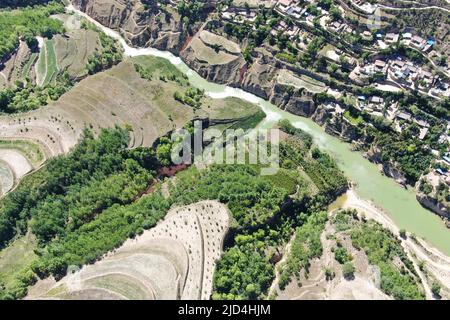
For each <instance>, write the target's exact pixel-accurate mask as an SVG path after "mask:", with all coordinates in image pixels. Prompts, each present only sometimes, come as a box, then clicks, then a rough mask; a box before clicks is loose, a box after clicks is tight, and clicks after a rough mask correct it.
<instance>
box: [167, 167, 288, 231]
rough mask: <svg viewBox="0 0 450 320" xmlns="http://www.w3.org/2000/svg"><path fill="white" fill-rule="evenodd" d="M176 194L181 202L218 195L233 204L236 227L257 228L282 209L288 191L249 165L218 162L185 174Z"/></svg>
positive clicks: (212, 197) (220, 198) (180, 178)
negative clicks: (228, 164) (275, 185)
mask: <svg viewBox="0 0 450 320" xmlns="http://www.w3.org/2000/svg"><path fill="white" fill-rule="evenodd" d="M199 181H200V182H201V183H198V182H199ZM173 196H174V199H176V200H175V201H176V202H177V203H179V204H188V203H194V202H197V201H200V200H204V199H218V200H219V201H220V202H222V203H225V204H227V205H228V207H229V208H230V211H231V212H232V213H233V218H234V219H235V221H236V225H235V226H236V227H238V228H249V227H252V228H254V227H258V226H261V225H263V224H265V223H267V222H268V221H269V220H271V219H273V218H274V217H275V216H276V215H277V214H278V213H279V212H280V204H281V203H282V202H283V201H284V200H285V199H286V197H287V192H286V190H284V189H282V188H278V187H273V186H272V184H271V183H270V182H269V181H267V180H266V179H263V178H262V177H260V176H259V172H258V171H257V170H256V169H254V168H252V167H250V166H248V165H233V166H231V165H230V166H221V165H214V166H211V167H210V168H209V169H207V170H194V169H192V170H190V172H189V174H181V175H180V177H179V179H177V187H176V189H175V190H174V191H173Z"/></svg>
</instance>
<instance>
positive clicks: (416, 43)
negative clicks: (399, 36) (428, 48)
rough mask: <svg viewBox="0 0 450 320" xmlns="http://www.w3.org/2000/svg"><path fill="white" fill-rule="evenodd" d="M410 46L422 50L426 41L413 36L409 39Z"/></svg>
mask: <svg viewBox="0 0 450 320" xmlns="http://www.w3.org/2000/svg"><path fill="white" fill-rule="evenodd" d="M410 44H411V45H412V46H414V47H416V48H418V49H423V48H424V47H425V44H426V41H425V39H423V38H422V37H420V36H414V37H412V38H411V43H410Z"/></svg>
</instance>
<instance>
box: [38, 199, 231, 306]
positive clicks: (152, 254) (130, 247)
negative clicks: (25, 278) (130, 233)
mask: <svg viewBox="0 0 450 320" xmlns="http://www.w3.org/2000/svg"><path fill="white" fill-rule="evenodd" d="M229 224H230V216H229V213H228V209H227V208H226V207H225V206H224V205H223V204H220V203H219V202H216V201H202V202H198V203H196V204H192V205H189V206H184V207H179V208H175V209H172V210H170V211H169V212H168V214H167V216H166V218H165V219H164V220H163V221H162V222H161V223H159V224H158V225H157V226H156V227H154V228H152V229H150V230H148V231H146V232H144V233H143V234H142V235H141V236H139V237H137V238H136V239H130V240H128V241H126V242H125V243H124V244H123V245H122V246H121V247H120V248H118V249H117V250H115V251H114V252H110V253H109V254H107V255H106V257H105V258H104V259H103V260H101V261H99V262H97V263H95V264H93V265H89V266H86V267H84V268H83V269H81V270H80V271H78V272H75V273H72V274H70V275H68V276H66V277H64V278H63V279H62V280H60V281H58V282H56V283H54V282H52V281H48V280H47V282H45V281H44V282H42V283H38V284H37V285H36V286H35V287H34V288H32V289H31V290H30V295H29V298H53V299H209V297H210V295H211V292H212V279H213V272H214V268H215V263H216V261H217V259H219V258H220V256H221V252H222V242H223V238H224V236H225V234H226V232H227V230H228V227H229ZM43 291H45V293H42V292H43Z"/></svg>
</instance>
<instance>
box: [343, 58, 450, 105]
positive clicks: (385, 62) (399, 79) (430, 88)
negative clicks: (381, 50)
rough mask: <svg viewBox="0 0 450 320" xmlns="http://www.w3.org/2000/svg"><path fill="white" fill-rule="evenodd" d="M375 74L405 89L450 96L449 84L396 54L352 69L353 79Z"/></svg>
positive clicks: (437, 95)
mask: <svg viewBox="0 0 450 320" xmlns="http://www.w3.org/2000/svg"><path fill="white" fill-rule="evenodd" d="M375 74H379V75H383V76H384V78H385V79H386V80H388V81H391V82H393V83H395V84H396V85H398V86H401V87H403V88H405V89H416V88H418V89H420V90H422V91H425V92H427V93H429V94H431V95H433V96H435V97H450V84H449V83H448V82H447V81H445V80H444V79H442V78H440V77H439V76H435V75H434V74H433V73H432V72H430V71H429V70H426V69H425V68H424V67H423V66H421V65H419V64H417V63H414V62H412V61H411V60H409V59H407V58H405V57H401V56H397V57H395V58H393V59H382V58H380V59H377V60H375V61H373V62H370V63H367V64H365V65H362V66H357V67H356V68H355V70H353V72H352V75H351V78H352V79H353V80H359V81H364V80H365V79H368V77H371V76H373V75H375Z"/></svg>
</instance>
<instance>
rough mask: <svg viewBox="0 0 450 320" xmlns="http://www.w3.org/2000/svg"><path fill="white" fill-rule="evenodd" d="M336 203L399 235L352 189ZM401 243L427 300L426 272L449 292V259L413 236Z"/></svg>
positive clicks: (429, 296)
mask: <svg viewBox="0 0 450 320" xmlns="http://www.w3.org/2000/svg"><path fill="white" fill-rule="evenodd" d="M338 201H339V202H340V203H341V204H342V205H341V207H342V208H343V209H356V210H357V211H358V212H359V213H360V214H362V215H364V217H365V218H366V219H373V220H375V221H377V222H378V223H380V224H381V225H383V227H385V228H386V229H388V230H390V231H391V232H392V233H394V234H396V235H399V233H400V228H399V227H398V226H397V225H396V224H395V223H394V222H393V221H392V219H391V218H390V217H389V215H388V214H387V213H386V212H384V211H383V210H382V209H381V208H378V207H377V206H376V205H374V204H373V203H370V202H369V201H366V200H363V199H361V198H360V197H359V196H358V195H357V194H356V192H355V190H354V189H350V190H348V191H347V193H346V194H345V195H344V196H343V199H340V200H338ZM401 239H402V238H401ZM401 241H402V247H403V248H404V249H405V251H406V253H407V254H408V258H409V259H411V260H412V261H413V263H414V267H415V269H416V271H417V273H418V274H419V276H420V278H421V280H422V285H423V286H424V288H425V293H426V296H427V299H432V298H434V296H433V294H432V293H431V286H432V283H430V280H429V279H430V277H429V275H427V272H429V273H430V274H431V275H432V276H433V277H434V278H435V279H437V280H438V281H439V282H440V284H441V285H442V287H443V289H444V290H445V291H450V258H449V257H448V256H445V255H444V254H442V253H441V252H440V251H439V250H438V249H436V248H434V247H433V246H431V245H430V244H428V243H426V242H425V241H423V240H421V239H417V238H415V236H414V235H413V234H408V235H407V236H406V238H404V239H402V240H401ZM423 263H425V266H426V270H427V272H425V271H424V270H423V268H421V266H420V265H421V264H423Z"/></svg>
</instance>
